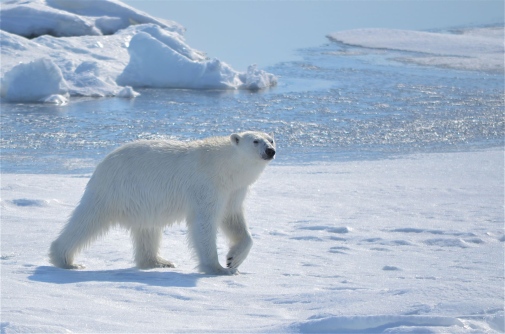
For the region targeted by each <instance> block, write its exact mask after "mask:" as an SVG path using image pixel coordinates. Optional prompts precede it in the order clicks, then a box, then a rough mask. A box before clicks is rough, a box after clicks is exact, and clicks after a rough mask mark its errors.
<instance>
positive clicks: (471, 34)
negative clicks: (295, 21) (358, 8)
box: [327, 26, 504, 72]
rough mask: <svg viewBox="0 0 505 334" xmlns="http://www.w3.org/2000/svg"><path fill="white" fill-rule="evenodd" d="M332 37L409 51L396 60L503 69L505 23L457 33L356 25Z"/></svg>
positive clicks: (493, 69) (360, 43)
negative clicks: (367, 27) (363, 27)
mask: <svg viewBox="0 0 505 334" xmlns="http://www.w3.org/2000/svg"><path fill="white" fill-rule="evenodd" d="M327 37H328V38H329V39H330V40H332V41H336V42H341V43H344V44H347V45H353V46H361V47H365V48H374V49H388V50H398V51H410V52H415V53H421V55H419V54H415V55H413V56H411V57H401V58H397V60H400V61H405V62H412V63H417V64H420V65H433V66H444V67H450V68H456V69H466V70H482V71H489V72H503V70H504V42H503V38H504V27H503V26H501V27H486V28H468V29H464V30H459V31H455V33H435V32H423V31H410V30H398V29H354V30H347V31H340V32H335V33H332V34H329V35H328V36H327Z"/></svg>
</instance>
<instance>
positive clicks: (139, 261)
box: [131, 228, 175, 269]
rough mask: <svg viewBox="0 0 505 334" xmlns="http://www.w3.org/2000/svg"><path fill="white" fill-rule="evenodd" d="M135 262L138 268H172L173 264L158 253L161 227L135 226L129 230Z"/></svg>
mask: <svg viewBox="0 0 505 334" xmlns="http://www.w3.org/2000/svg"><path fill="white" fill-rule="evenodd" d="M131 237H132V241H133V252H134V258H135V263H136V265H137V267H138V268H139V269H151V268H174V267H175V265H174V264H173V263H172V262H170V261H167V260H165V259H163V258H161V257H160V256H159V255H158V252H159V248H160V244H161V237H162V229H160V228H135V229H132V230H131Z"/></svg>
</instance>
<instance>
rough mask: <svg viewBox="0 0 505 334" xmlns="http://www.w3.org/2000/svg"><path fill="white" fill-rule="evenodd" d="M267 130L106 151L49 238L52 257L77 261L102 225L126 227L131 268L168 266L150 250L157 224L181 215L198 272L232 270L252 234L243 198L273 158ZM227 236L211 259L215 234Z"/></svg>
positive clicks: (63, 262)
mask: <svg viewBox="0 0 505 334" xmlns="http://www.w3.org/2000/svg"><path fill="white" fill-rule="evenodd" d="M275 150H276V145H275V143H274V137H273V135H269V134H266V133H262V132H254V131H247V132H242V133H234V134H232V135H231V136H226V137H212V138H207V139H203V140H197V141H192V142H179V141H166V140H141V141H136V142H132V143H129V144H126V145H124V146H122V147H120V148H118V149H116V150H115V151H113V152H112V153H110V154H109V155H108V156H107V157H106V158H105V159H104V160H103V161H102V162H101V163H100V164H98V166H97V167H96V170H95V171H94V173H93V175H92V176H91V179H90V180H89V182H88V184H87V186H86V190H85V191H84V194H83V196H82V199H81V201H80V203H79V204H78V206H77V207H76V208H75V210H74V211H73V213H72V215H71V216H70V219H69V220H68V222H67V224H66V225H65V227H64V228H63V230H62V231H61V233H60V235H59V237H58V238H57V239H56V240H55V241H54V242H53V243H52V244H51V248H50V252H49V257H50V261H51V263H52V264H54V265H55V266H57V267H61V268H66V269H78V268H82V266H80V265H76V264H74V257H75V256H76V254H77V253H78V252H79V251H81V250H82V249H83V248H85V247H87V246H88V245H89V244H90V243H91V242H92V241H94V240H95V239H96V238H97V237H99V236H101V235H103V234H105V233H106V232H107V231H108V230H109V228H110V227H112V226H114V225H120V226H122V227H124V228H126V229H128V230H129V231H130V233H131V238H132V241H133V246H134V259H135V263H136V265H137V267H138V268H141V269H149V268H156V267H174V264H173V263H172V262H169V261H167V260H165V259H163V258H161V257H160V256H159V255H158V252H159V247H160V242H161V236H162V232H163V228H164V227H165V226H167V225H171V224H173V223H175V222H182V221H184V220H185V221H186V223H187V226H188V232H189V233H188V236H189V241H190V246H191V248H192V250H193V252H194V256H195V257H196V258H197V260H198V263H199V265H198V269H199V271H200V272H202V273H206V274H216V275H232V274H236V273H238V271H237V268H238V266H239V265H240V264H241V263H242V262H243V261H244V260H245V258H246V257H247V254H248V253H249V250H250V249H251V246H252V238H251V234H250V232H249V229H248V227H247V224H246V221H245V219H244V213H243V201H244V199H245V196H246V193H247V189H248V187H249V185H251V184H252V183H253V182H255V181H256V179H257V178H258V177H259V176H260V174H261V172H262V171H263V170H264V168H265V167H266V165H267V164H268V163H269V162H270V161H271V160H272V159H274V157H275ZM218 228H220V229H221V230H222V231H223V232H224V235H225V236H226V237H227V238H228V239H229V240H230V250H229V252H228V255H227V256H226V259H227V268H224V267H222V266H221V265H220V264H219V260H218V255H217V246H216V233H217V230H218Z"/></svg>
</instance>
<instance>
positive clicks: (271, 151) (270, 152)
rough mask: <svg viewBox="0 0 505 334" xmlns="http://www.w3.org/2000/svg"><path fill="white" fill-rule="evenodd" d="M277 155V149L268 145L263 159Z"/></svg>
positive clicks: (269, 158) (270, 158)
mask: <svg viewBox="0 0 505 334" xmlns="http://www.w3.org/2000/svg"><path fill="white" fill-rule="evenodd" d="M274 157H275V150H274V149H273V148H271V147H268V148H267V149H266V150H265V153H264V154H263V157H262V158H263V159H265V160H272V159H273V158H274Z"/></svg>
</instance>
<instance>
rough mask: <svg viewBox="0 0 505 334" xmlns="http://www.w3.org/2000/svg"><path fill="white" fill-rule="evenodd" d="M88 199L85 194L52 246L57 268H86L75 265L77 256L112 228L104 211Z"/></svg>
mask: <svg viewBox="0 0 505 334" xmlns="http://www.w3.org/2000/svg"><path fill="white" fill-rule="evenodd" d="M87 199H88V198H87V196H86V194H85V195H84V196H83V199H82V200H81V203H80V204H79V205H78V206H77V207H76V208H75V210H74V212H73V213H72V216H71V217H70V219H69V220H68V222H67V224H66V225H65V227H64V228H63V230H62V231H61V234H60V235H59V236H58V238H57V239H56V240H55V241H53V243H52V244H51V248H50V250H49V259H50V261H51V263H52V264H54V265H55V266H56V267H60V268H64V269H82V268H84V266H83V265H79V264H74V258H75V256H76V255H77V253H79V252H80V251H81V250H82V249H84V248H85V247H87V246H88V245H89V244H90V243H91V242H93V241H94V240H96V239H97V238H98V237H100V236H101V235H103V234H105V233H106V232H107V231H108V229H109V228H110V226H111V223H110V220H108V219H107V217H104V216H103V214H102V212H103V211H101V210H99V208H98V207H97V206H95V205H94V204H93V203H91V201H88V200H87Z"/></svg>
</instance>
